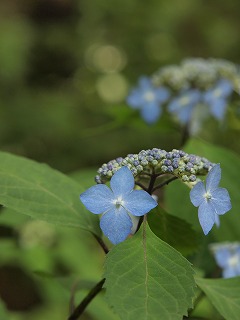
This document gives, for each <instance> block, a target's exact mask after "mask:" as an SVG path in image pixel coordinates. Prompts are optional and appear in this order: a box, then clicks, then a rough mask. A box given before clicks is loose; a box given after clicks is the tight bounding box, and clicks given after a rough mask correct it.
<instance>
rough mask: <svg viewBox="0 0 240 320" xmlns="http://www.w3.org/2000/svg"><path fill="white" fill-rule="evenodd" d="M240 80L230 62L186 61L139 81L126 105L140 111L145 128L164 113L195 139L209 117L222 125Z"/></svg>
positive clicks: (236, 67)
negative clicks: (185, 127) (184, 127)
mask: <svg viewBox="0 0 240 320" xmlns="http://www.w3.org/2000/svg"><path fill="white" fill-rule="evenodd" d="M239 78H240V72H239V67H238V66H237V65H236V64H234V63H232V62H230V61H227V60H223V59H203V58H192V59H190V58H189V59H186V60H183V61H182V62H181V63H180V65H169V66H164V67H162V68H160V70H158V71H157V72H156V73H155V74H153V75H152V76H151V77H149V78H147V77H141V78H140V80H139V85H138V87H136V88H134V89H132V91H131V92H130V94H129V96H128V97H127V104H128V105H129V106H130V107H131V108H133V109H140V112H141V116H142V118H143V120H144V121H145V122H146V123H148V124H151V123H155V122H157V120H158V119H159V118H160V116H161V114H162V113H163V112H164V111H165V109H166V111H168V112H169V113H170V115H173V116H174V119H176V120H177V121H178V122H179V123H180V125H184V126H187V127H188V133H189V134H190V135H196V134H198V133H199V132H200V131H201V129H202V127H203V123H204V122H205V121H206V120H207V119H208V118H210V116H211V115H212V116H213V118H215V119H216V120H217V121H219V122H223V121H224V119H225V117H226V114H227V108H228V106H229V107H230V105H231V104H232V102H234V99H235V98H236V97H235V96H234V95H233V93H234V91H236V92H238V90H239ZM165 106H166V108H165ZM164 108H165V109H164Z"/></svg>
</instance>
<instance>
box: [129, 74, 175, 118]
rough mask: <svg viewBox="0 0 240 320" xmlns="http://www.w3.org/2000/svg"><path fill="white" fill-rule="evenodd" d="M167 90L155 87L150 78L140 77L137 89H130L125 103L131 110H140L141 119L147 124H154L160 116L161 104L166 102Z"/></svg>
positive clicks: (168, 94)
mask: <svg viewBox="0 0 240 320" xmlns="http://www.w3.org/2000/svg"><path fill="white" fill-rule="evenodd" d="M169 96H170V93H169V90H168V89H167V88H165V87H163V86H161V87H155V86H154V85H153V84H152V81H151V80H150V78H147V77H141V78H140V79H139V84H138V87H136V88H134V89H132V91H131V92H130V94H129V96H128V97H127V103H128V104H129V106H130V107H132V108H133V109H140V113H141V116H142V118H143V119H144V120H145V121H146V122H147V123H148V124H152V123H155V122H156V121H157V120H158V119H159V118H160V116H161V114H162V104H163V103H164V102H166V101H167V100H168V98H169Z"/></svg>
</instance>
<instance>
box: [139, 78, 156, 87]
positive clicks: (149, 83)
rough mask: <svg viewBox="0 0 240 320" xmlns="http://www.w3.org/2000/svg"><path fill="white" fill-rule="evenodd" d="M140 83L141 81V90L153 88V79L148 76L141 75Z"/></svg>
mask: <svg viewBox="0 0 240 320" xmlns="http://www.w3.org/2000/svg"><path fill="white" fill-rule="evenodd" d="M138 83H139V87H140V88H141V90H146V89H152V88H153V84H152V81H151V80H150V79H149V78H148V77H146V76H142V77H140V79H139V81H138Z"/></svg>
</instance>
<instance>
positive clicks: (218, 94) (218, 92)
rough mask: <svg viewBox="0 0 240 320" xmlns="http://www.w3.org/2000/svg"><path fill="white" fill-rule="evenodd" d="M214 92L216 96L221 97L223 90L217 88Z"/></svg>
mask: <svg viewBox="0 0 240 320" xmlns="http://www.w3.org/2000/svg"><path fill="white" fill-rule="evenodd" d="M213 94H214V97H216V98H219V97H221V94H222V90H221V89H215V90H214V91H213Z"/></svg>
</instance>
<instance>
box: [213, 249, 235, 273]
mask: <svg viewBox="0 0 240 320" xmlns="http://www.w3.org/2000/svg"><path fill="white" fill-rule="evenodd" d="M211 249H212V251H213V254H214V257H215V260H216V262H217V264H218V265H219V267H220V268H222V274H223V277H224V278H232V277H237V276H240V243H224V244H213V245H211Z"/></svg>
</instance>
